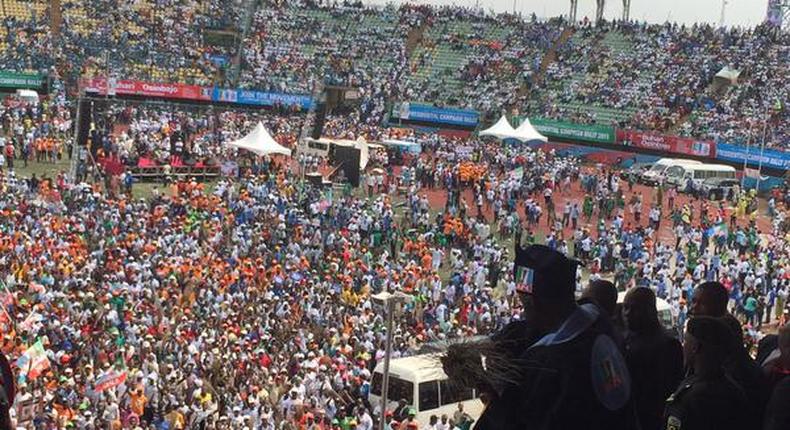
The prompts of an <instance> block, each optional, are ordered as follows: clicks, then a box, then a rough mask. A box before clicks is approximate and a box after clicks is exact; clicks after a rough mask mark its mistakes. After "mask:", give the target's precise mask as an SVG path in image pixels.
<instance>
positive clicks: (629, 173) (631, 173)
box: [620, 163, 653, 182]
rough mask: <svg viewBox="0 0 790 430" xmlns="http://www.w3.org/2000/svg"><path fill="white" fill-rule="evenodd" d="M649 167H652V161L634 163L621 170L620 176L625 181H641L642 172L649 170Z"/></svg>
mask: <svg viewBox="0 0 790 430" xmlns="http://www.w3.org/2000/svg"><path fill="white" fill-rule="evenodd" d="M651 167H653V163H634V164H632V165H631V167H629V168H627V169H625V170H623V171H622V172H621V173H620V177H621V178H622V179H623V180H626V181H630V180H633V181H634V182H641V180H642V179H641V178H642V174H643V173H645V172H647V171H648V170H650V168H651Z"/></svg>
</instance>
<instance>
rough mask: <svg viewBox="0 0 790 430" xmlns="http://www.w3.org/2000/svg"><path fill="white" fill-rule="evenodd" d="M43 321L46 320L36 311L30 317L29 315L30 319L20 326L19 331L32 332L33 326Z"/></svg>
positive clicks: (26, 319)
mask: <svg viewBox="0 0 790 430" xmlns="http://www.w3.org/2000/svg"><path fill="white" fill-rule="evenodd" d="M43 320H44V316H43V315H41V314H40V313H38V312H35V311H34V312H31V313H30V315H28V317H27V318H25V320H24V321H22V323H20V324H19V329H20V330H22V331H30V330H32V329H33V326H35V324H36V323H37V322H41V321H43Z"/></svg>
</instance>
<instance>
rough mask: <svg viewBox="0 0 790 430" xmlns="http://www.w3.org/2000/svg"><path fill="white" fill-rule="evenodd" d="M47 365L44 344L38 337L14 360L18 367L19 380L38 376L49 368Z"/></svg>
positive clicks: (47, 360)
mask: <svg viewBox="0 0 790 430" xmlns="http://www.w3.org/2000/svg"><path fill="white" fill-rule="evenodd" d="M49 365H50V364H49V358H47V353H46V352H45V351H44V344H42V343H41V339H39V340H37V341H36V343H34V344H33V345H31V346H30V348H28V349H27V351H25V353H24V354H22V355H21V356H19V358H18V359H17V360H16V366H17V367H18V368H19V381H25V380H27V379H30V380H33V379H36V378H38V377H39V376H40V375H41V374H42V373H44V371H45V370H47V369H48V368H49Z"/></svg>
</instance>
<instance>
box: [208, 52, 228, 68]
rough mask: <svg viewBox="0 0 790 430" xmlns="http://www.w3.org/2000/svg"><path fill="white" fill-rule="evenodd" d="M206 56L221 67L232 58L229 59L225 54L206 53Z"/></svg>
mask: <svg viewBox="0 0 790 430" xmlns="http://www.w3.org/2000/svg"><path fill="white" fill-rule="evenodd" d="M206 58H208V60H209V61H211V62H212V63H214V64H215V65H217V66H219V67H223V66H225V65H226V64H229V63H230V60H229V59H228V57H226V56H224V55H218V54H213V55H212V54H206Z"/></svg>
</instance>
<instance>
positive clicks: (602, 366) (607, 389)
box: [590, 334, 631, 411]
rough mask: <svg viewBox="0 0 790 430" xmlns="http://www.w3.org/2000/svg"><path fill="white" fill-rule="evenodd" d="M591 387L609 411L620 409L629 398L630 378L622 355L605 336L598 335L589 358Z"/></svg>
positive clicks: (609, 338)
mask: <svg viewBox="0 0 790 430" xmlns="http://www.w3.org/2000/svg"><path fill="white" fill-rule="evenodd" d="M590 366H591V367H590V371H591V372H590V373H591V375H592V386H593V391H594V392H595V396H596V397H597V398H598V401H599V402H601V404H602V405H603V406H604V407H605V408H606V409H608V410H610V411H616V410H618V409H621V408H622V407H623V406H625V404H626V403H627V402H628V399H629V398H630V397H631V376H630V374H629V373H628V368H627V367H626V364H625V359H623V355H622V354H620V350H619V349H617V345H615V343H614V341H613V340H612V338H611V337H609V336H607V335H604V334H602V335H599V336H598V337H597V338H596V339H595V342H594V343H593V348H592V354H591V356H590Z"/></svg>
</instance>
